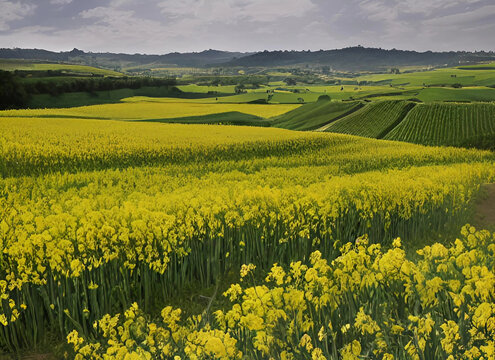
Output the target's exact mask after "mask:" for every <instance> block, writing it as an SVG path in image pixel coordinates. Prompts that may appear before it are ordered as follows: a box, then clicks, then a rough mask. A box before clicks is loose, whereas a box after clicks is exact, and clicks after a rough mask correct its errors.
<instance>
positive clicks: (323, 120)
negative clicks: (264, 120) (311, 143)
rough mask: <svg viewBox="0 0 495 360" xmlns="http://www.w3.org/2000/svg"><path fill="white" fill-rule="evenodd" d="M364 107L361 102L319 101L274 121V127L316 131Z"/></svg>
mask: <svg viewBox="0 0 495 360" xmlns="http://www.w3.org/2000/svg"><path fill="white" fill-rule="evenodd" d="M361 106H362V104H361V103H360V102H357V101H351V102H336V101H325V100H322V101H317V102H315V103H311V104H307V105H303V106H301V107H300V108H297V109H295V110H292V111H290V112H288V113H285V114H282V115H280V116H278V117H276V118H274V119H273V121H272V126H274V127H279V128H284V129H289V130H300V131H301V130H302V131H306V130H316V129H318V128H321V127H322V126H324V125H327V124H329V123H331V122H332V121H335V120H336V119H338V118H340V117H343V116H345V115H347V114H349V113H351V112H353V111H356V110H357V109H359V108H360V107H361Z"/></svg>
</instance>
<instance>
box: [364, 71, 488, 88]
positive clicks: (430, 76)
mask: <svg viewBox="0 0 495 360" xmlns="http://www.w3.org/2000/svg"><path fill="white" fill-rule="evenodd" d="M356 80H357V81H369V82H374V83H381V84H392V85H395V86H400V85H408V86H425V85H426V86H440V85H453V84H456V83H458V84H462V85H463V86H490V85H495V71H493V70H485V69H480V70H472V69H470V70H461V69H459V68H445V69H436V70H432V71H422V72H411V73H404V74H373V75H364V76H360V77H357V78H356Z"/></svg>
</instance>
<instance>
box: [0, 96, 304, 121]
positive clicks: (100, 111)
mask: <svg viewBox="0 0 495 360" xmlns="http://www.w3.org/2000/svg"><path fill="white" fill-rule="evenodd" d="M299 106H300V105H295V104H282V105H277V104H270V105H263V104H211V103H199V102H196V101H187V99H186V100H182V99H176V98H174V99H172V100H170V99H168V100H164V101H162V100H161V99H160V100H159V101H154V100H153V99H151V100H150V101H148V99H147V98H139V97H138V98H131V99H129V101H126V100H125V99H124V102H123V103H118V104H106V105H94V106H84V107H74V108H68V109H32V110H8V111H2V112H0V117H48V118H49V117H65V118H87V119H103V120H109V119H114V120H147V119H150V120H153V119H167V118H170V119H172V118H179V117H189V116H200V115H211V114H219V113H226V112H231V111H237V112H240V113H245V114H250V115H254V116H259V117H264V118H269V117H273V116H277V115H281V114H283V113H286V112H288V111H290V110H293V109H296V108H297V107H299Z"/></svg>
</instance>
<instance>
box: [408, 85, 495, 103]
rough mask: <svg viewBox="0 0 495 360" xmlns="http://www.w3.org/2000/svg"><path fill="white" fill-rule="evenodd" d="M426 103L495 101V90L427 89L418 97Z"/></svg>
mask: <svg viewBox="0 0 495 360" xmlns="http://www.w3.org/2000/svg"><path fill="white" fill-rule="evenodd" d="M416 97H417V98H418V99H420V100H421V101H424V102H431V101H495V89H492V88H487V87H475V88H464V89H453V88H426V89H422V90H420V91H419V94H418V95H417V96H416Z"/></svg>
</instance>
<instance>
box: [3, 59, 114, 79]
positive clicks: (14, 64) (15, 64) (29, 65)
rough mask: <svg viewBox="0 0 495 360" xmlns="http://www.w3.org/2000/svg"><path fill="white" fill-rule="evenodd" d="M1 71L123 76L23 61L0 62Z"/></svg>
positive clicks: (91, 68)
mask: <svg viewBox="0 0 495 360" xmlns="http://www.w3.org/2000/svg"><path fill="white" fill-rule="evenodd" d="M0 70H7V71H14V70H24V71H33V72H36V71H45V72H46V71H49V70H50V71H61V72H63V73H66V74H76V75H103V76H122V73H119V72H117V71H113V70H107V69H100V68H95V67H92V66H86V65H72V64H62V63H38V62H29V61H21V60H3V59H2V60H0Z"/></svg>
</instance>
